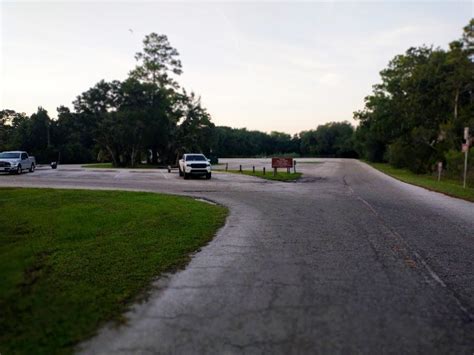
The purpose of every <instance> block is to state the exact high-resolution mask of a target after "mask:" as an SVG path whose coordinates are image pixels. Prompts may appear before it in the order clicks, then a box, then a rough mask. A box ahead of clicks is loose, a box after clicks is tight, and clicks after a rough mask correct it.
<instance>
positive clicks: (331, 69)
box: [0, 0, 474, 134]
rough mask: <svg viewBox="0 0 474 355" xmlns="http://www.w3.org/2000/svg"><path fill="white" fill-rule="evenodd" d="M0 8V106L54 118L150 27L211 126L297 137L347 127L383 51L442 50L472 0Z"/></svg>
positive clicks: (111, 70) (123, 66)
mask: <svg viewBox="0 0 474 355" xmlns="http://www.w3.org/2000/svg"><path fill="white" fill-rule="evenodd" d="M0 1H1V0H0ZM0 15H1V16H0V21H1V22H0V68H1V69H0V109H7V108H8V109H13V110H15V111H18V112H25V113H27V114H31V113H33V112H35V111H36V109H37V107H38V106H42V107H44V108H46V109H47V110H48V112H49V114H50V116H51V117H53V118H54V117H56V115H57V112H56V108H57V107H58V106H60V105H65V106H69V107H72V101H73V100H74V99H75V98H76V96H77V95H79V94H81V93H82V92H84V91H86V90H87V89H89V88H90V87H92V86H93V85H94V84H95V83H97V82H98V81H100V80H102V79H105V80H123V79H125V78H126V77H127V75H128V72H129V71H130V70H131V69H133V68H134V66H135V63H136V62H135V59H134V54H135V53H136V52H137V51H139V50H140V49H141V46H142V43H141V42H142V40H143V38H144V37H145V35H147V34H149V33H151V32H156V33H160V34H166V35H167V36H168V39H169V41H170V42H171V44H172V46H174V47H175V48H176V49H177V50H178V51H179V53H180V58H181V61H182V64H183V74H182V75H181V76H180V77H179V78H178V81H179V83H180V84H181V86H182V87H184V88H185V89H186V90H187V91H194V92H195V93H196V94H197V95H200V96H201V100H202V103H203V105H204V107H206V108H207V110H208V112H209V113H210V114H211V116H212V120H213V122H214V123H215V124H216V125H225V126H230V127H238V128H241V127H246V128H248V129H251V130H254V129H255V130H261V131H265V132H270V131H283V132H288V133H291V134H293V133H297V132H300V131H302V130H308V129H314V128H316V127H317V126H318V125H320V124H324V123H326V122H330V121H344V120H347V121H350V122H351V123H354V124H355V123H356V122H355V121H353V120H352V116H353V112H354V111H356V110H360V109H362V108H363V105H364V97H365V96H367V95H368V94H370V92H371V90H372V85H373V84H375V83H377V82H379V72H380V70H382V69H383V68H384V67H386V65H387V64H388V62H389V61H390V59H391V58H393V57H394V56H395V55H397V54H401V53H403V52H404V51H405V50H406V49H408V48H409V47H412V46H420V45H423V44H427V45H434V46H439V47H442V48H447V46H448V44H449V42H451V41H452V40H455V39H457V38H459V37H460V36H461V33H462V28H463V27H464V26H465V25H467V23H468V22H469V19H470V18H472V17H474V1H463V2H460V1H447V0H446V1H439V0H438V1H418V2H410V1H398V2H395V1H365V2H361V1H318V2H316V1H307V2H294V1H292V2H290V1H289V2H267V1H265V2H264V1H258V2H249V1H246V2H207V3H206V2H197V1H190V2H152V1H148V2H114V1H107V2H95V1H82V2H61V1H56V2H39V1H36V2H35V1H33V2H20V1H14V2H5V1H2V2H0Z"/></svg>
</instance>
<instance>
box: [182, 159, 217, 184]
mask: <svg viewBox="0 0 474 355" xmlns="http://www.w3.org/2000/svg"><path fill="white" fill-rule="evenodd" d="M179 176H183V177H184V178H185V179H188V178H189V177H190V176H205V177H206V179H210V178H211V163H210V162H209V159H207V158H206V157H205V156H204V155H203V154H184V155H183V158H182V159H180V160H179Z"/></svg>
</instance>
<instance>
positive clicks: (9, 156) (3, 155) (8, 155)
mask: <svg viewBox="0 0 474 355" xmlns="http://www.w3.org/2000/svg"><path fill="white" fill-rule="evenodd" d="M19 158H20V154H19V153H0V159H19Z"/></svg>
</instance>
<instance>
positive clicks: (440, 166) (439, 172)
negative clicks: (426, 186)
mask: <svg viewBox="0 0 474 355" xmlns="http://www.w3.org/2000/svg"><path fill="white" fill-rule="evenodd" d="M442 171H443V162H442V161H439V162H438V182H439V181H441V172H442Z"/></svg>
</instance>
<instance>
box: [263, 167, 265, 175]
mask: <svg viewBox="0 0 474 355" xmlns="http://www.w3.org/2000/svg"><path fill="white" fill-rule="evenodd" d="M263 175H265V167H263Z"/></svg>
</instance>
